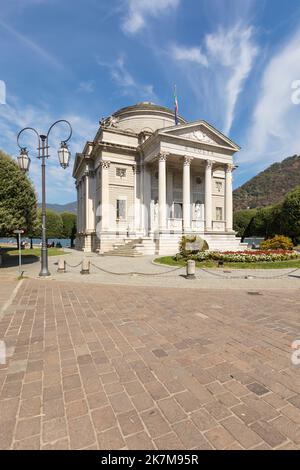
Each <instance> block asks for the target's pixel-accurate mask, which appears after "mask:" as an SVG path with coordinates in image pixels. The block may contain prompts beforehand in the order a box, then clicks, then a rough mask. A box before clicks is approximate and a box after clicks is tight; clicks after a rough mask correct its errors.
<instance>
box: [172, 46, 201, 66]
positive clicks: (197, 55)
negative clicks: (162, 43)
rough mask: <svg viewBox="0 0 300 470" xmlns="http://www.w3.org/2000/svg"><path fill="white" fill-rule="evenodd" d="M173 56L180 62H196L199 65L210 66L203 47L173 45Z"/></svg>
mask: <svg viewBox="0 0 300 470" xmlns="http://www.w3.org/2000/svg"><path fill="white" fill-rule="evenodd" d="M171 54H172V56H173V58H174V59H175V60H178V61H187V62H194V63H196V64H199V65H204V66H206V67H207V66H208V60H207V57H206V55H205V54H203V53H202V50H201V47H185V46H178V45H172V46H171Z"/></svg>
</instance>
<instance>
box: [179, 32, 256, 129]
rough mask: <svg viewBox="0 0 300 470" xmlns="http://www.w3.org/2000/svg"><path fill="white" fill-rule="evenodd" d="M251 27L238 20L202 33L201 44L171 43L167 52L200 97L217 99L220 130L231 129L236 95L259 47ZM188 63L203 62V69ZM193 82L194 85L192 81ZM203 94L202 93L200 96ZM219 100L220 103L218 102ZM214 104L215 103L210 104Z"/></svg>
mask: <svg viewBox="0 0 300 470" xmlns="http://www.w3.org/2000/svg"><path fill="white" fill-rule="evenodd" d="M253 36H254V31H253V28H252V27H243V26H241V25H240V24H237V25H235V26H234V27H232V28H229V29H224V28H220V29H218V30H217V31H216V32H214V33H211V34H208V35H206V36H205V38H204V41H203V44H200V45H199V46H193V47H185V46H180V45H172V46H171V47H170V52H171V55H172V57H173V59H174V60H175V61H177V62H179V63H184V67H185V71H187V73H188V74H189V75H190V82H194V90H195V92H196V93H197V94H201V98H205V99H206V100H207V101H212V100H213V101H214V103H218V108H219V109H222V113H223V114H224V115H225V117H224V121H223V131H224V133H225V134H228V133H229V132H230V130H231V127H232V124H233V121H234V117H235V110H236V106H237V101H238V97H239V95H240V93H241V91H242V90H243V86H244V83H245V81H246V79H247V78H248V76H249V74H250V72H251V69H252V67H253V63H254V58H255V56H256V55H257V53H258V47H257V45H256V44H255V42H254V39H253ZM187 62H189V64H190V66H192V65H193V64H194V65H197V66H199V65H200V66H204V67H205V69H204V71H203V70H201V68H200V69H199V67H197V68H191V67H190V68H189V69H186V63H187ZM195 84H196V85H195ZM204 94H205V96H203V95H204ZM220 104H221V106H220ZM213 106H214V105H213Z"/></svg>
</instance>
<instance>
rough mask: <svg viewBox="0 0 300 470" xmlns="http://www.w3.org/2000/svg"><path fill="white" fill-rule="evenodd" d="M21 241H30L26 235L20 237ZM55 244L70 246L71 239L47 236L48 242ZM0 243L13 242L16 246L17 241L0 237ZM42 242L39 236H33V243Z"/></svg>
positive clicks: (38, 243)
mask: <svg viewBox="0 0 300 470" xmlns="http://www.w3.org/2000/svg"><path fill="white" fill-rule="evenodd" d="M22 241H25V242H28V243H30V239H29V238H27V237H24V238H22ZM53 242H54V245H56V243H60V244H61V246H63V247H64V248H70V246H71V240H70V239H69V238H64V239H59V238H49V239H48V243H53ZM1 243H5V244H6V243H9V244H13V245H14V246H17V241H16V239H15V238H13V237H8V238H0V245H1ZM41 243H42V240H41V238H33V245H37V246H39V245H40V244H41Z"/></svg>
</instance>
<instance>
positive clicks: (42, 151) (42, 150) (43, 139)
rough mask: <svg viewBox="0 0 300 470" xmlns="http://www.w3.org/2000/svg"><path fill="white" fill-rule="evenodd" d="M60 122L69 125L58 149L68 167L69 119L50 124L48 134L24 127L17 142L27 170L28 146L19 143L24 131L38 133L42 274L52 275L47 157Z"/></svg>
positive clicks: (19, 160)
mask: <svg viewBox="0 0 300 470" xmlns="http://www.w3.org/2000/svg"><path fill="white" fill-rule="evenodd" d="M59 123H66V124H67V125H68V126H69V136H68V138H67V139H65V140H63V141H62V142H61V144H60V148H59V150H58V160H59V163H60V165H61V167H62V168H64V169H65V168H67V167H68V166H69V161H70V156H71V154H70V151H69V149H68V145H67V142H68V141H69V140H70V138H71V136H72V127H71V124H70V123H69V121H66V120H65V119H60V120H59V121H56V122H54V123H53V124H52V126H50V128H49V130H48V132H47V134H46V135H44V134H39V133H38V132H37V131H36V130H35V129H34V128H33V127H25V128H24V129H22V130H21V131H20V132H19V134H18V136H17V144H18V146H19V148H20V154H19V156H18V157H17V161H18V166H19V168H20V170H22V171H24V172H27V171H28V170H29V166H30V157H29V155H28V151H27V149H26V147H22V146H21V145H20V143H19V141H20V136H21V134H22V133H23V132H24V131H32V132H34V133H35V134H36V136H37V138H38V157H37V158H39V159H41V161H42V163H41V167H42V248H41V271H40V274H39V275H40V276H42V277H44V276H50V272H49V270H48V249H47V237H46V158H48V157H49V156H50V155H48V149H49V145H48V138H49V134H50V132H51V130H52V129H53V127H54V126H56V124H59Z"/></svg>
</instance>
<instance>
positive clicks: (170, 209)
mask: <svg viewBox="0 0 300 470" xmlns="http://www.w3.org/2000/svg"><path fill="white" fill-rule="evenodd" d="M238 150H239V147H238V146H237V145H236V144H235V143H234V142H232V141H231V140H230V139H228V138H227V137H226V136H224V135H223V134H221V133H220V132H219V131H217V130H216V129H215V128H213V127H212V126H211V125H209V124H208V123H207V122H205V121H196V122H191V123H188V122H186V121H185V120H184V119H182V118H180V122H179V125H177V126H175V125H174V114H173V112H172V111H171V110H169V109H167V108H163V107H161V106H157V105H154V104H152V103H140V104H137V105H135V106H129V107H127V108H123V109H121V110H119V111H117V112H116V113H114V114H113V115H112V116H111V117H110V118H107V119H105V120H102V121H101V123H100V127H99V130H98V132H97V134H96V136H95V139H94V141H92V142H87V143H86V145H85V147H84V149H83V152H82V153H80V154H77V155H76V160H75V164H74V171H73V176H74V178H75V180H76V188H77V213H78V215H77V217H78V225H77V226H78V234H77V239H76V247H77V249H79V250H84V251H99V252H100V253H105V252H107V251H109V250H111V249H113V248H114V246H115V245H116V244H118V245H120V244H122V243H126V242H128V241H131V240H135V239H136V240H137V241H138V243H137V249H138V250H140V252H141V253H145V254H174V253H176V252H177V251H178V243H179V241H180V239H181V237H182V234H198V235H200V236H201V237H202V238H204V239H205V240H207V242H208V244H209V247H210V249H226V250H228V249H232V250H237V249H242V245H240V240H239V239H238V238H236V236H235V233H234V231H233V229H232V171H233V170H234V165H233V155H234V153H235V152H237V151H238Z"/></svg>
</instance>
